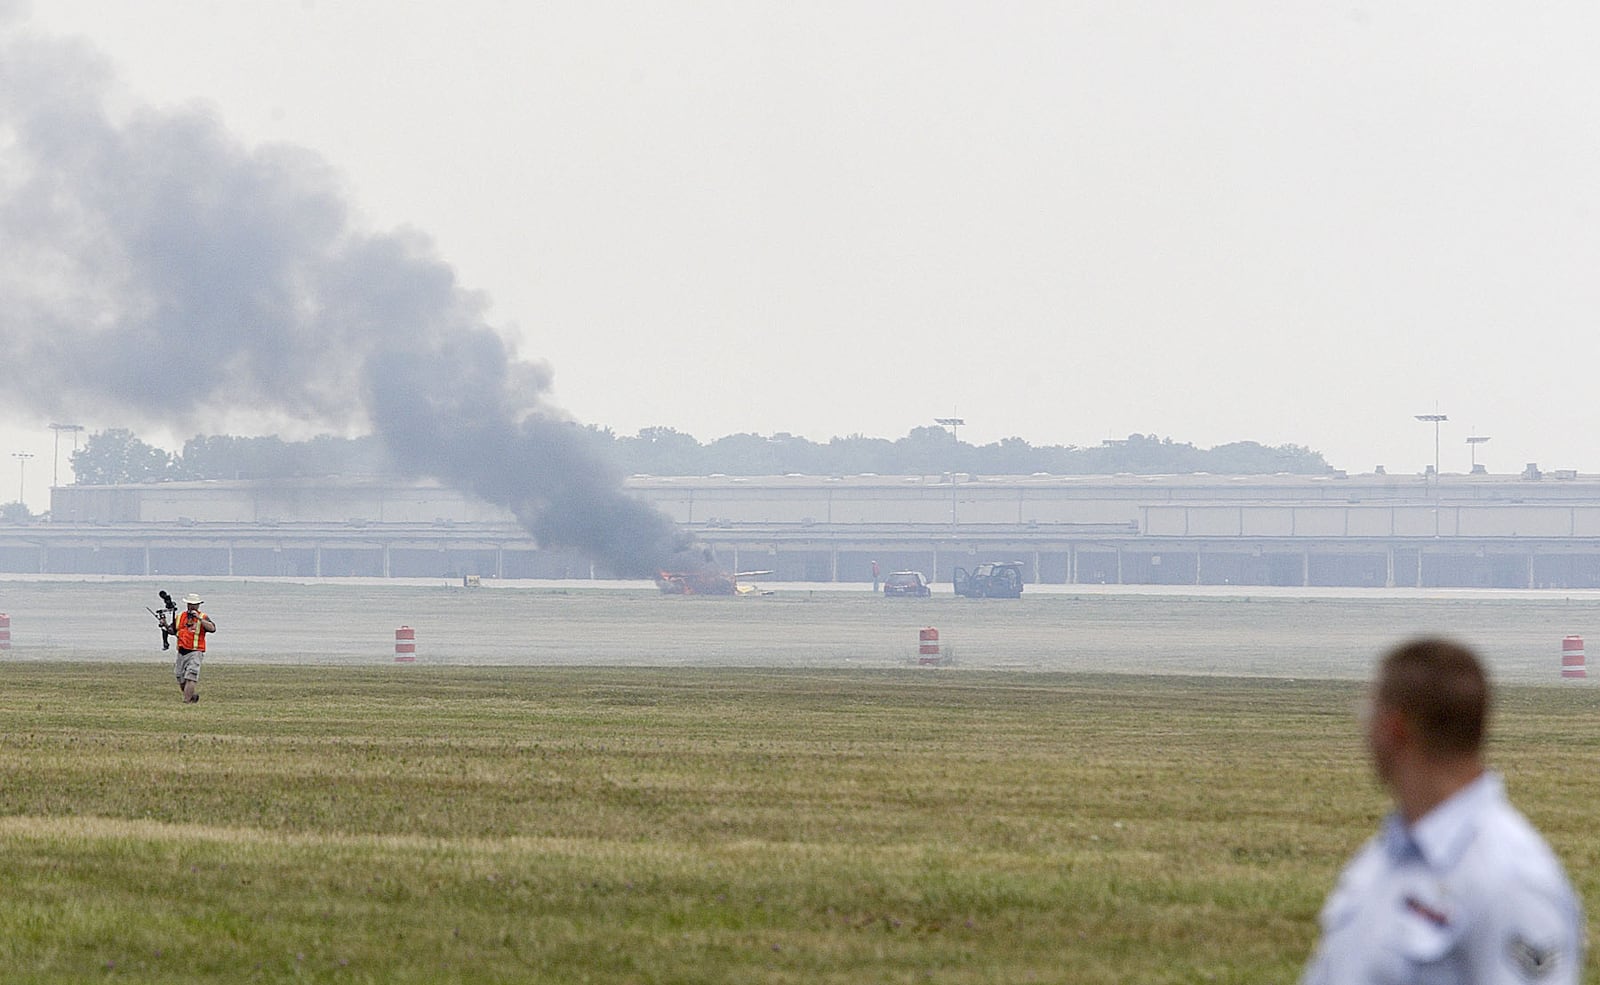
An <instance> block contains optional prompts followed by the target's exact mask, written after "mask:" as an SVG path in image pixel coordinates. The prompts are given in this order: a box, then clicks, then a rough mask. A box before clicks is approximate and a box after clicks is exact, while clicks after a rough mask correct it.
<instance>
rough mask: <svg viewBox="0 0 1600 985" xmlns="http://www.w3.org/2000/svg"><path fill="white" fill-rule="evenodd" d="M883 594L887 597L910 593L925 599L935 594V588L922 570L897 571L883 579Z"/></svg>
mask: <svg viewBox="0 0 1600 985" xmlns="http://www.w3.org/2000/svg"><path fill="white" fill-rule="evenodd" d="M883 594H884V595H885V597H888V596H893V595H909V596H911V597H913V598H923V599H925V598H927V597H928V596H930V595H932V594H933V589H932V588H931V587H929V585H928V579H927V578H925V577H923V574H922V572H920V571H896V572H894V573H893V574H891V575H889V577H888V578H885V579H884V580H883Z"/></svg>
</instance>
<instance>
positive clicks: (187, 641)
mask: <svg viewBox="0 0 1600 985" xmlns="http://www.w3.org/2000/svg"><path fill="white" fill-rule="evenodd" d="M205 617H206V614H205V613H204V612H190V611H189V610H188V609H185V610H183V611H182V612H180V613H178V649H180V650H199V651H200V652H201V653H204V652H206V627H205V626H204V625H203V624H202V622H201V621H202V620H203V619H205Z"/></svg>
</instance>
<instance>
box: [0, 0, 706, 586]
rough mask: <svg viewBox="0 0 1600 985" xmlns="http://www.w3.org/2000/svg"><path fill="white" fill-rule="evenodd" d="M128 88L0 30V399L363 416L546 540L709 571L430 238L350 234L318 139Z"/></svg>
mask: <svg viewBox="0 0 1600 985" xmlns="http://www.w3.org/2000/svg"><path fill="white" fill-rule="evenodd" d="M0 19H3V17H0ZM113 83H114V80H113V79H112V78H111V75H110V73H109V71H108V70H107V68H106V67H105V65H104V64H103V62H102V60H101V59H100V58H99V57H98V56H97V55H96V54H95V53H94V52H93V51H92V50H91V49H89V48H88V47H86V46H83V45H81V44H78V43H74V42H63V41H58V40H45V39H38V38H28V37H25V36H22V35H20V34H15V35H13V34H10V33H7V32H6V30H5V25H4V24H3V23H0V163H3V168H0V251H3V252H0V255H3V256H4V257H5V263H4V264H3V265H0V352H3V353H4V354H5V364H6V376H7V378H8V380H9V381H10V385H9V386H7V387H6V388H4V389H3V390H0V401H5V402H7V403H10V404H12V405H13V406H15V407H19V408H26V409H28V410H29V411H32V412H34V413H37V414H39V415H41V416H51V415H62V414H67V413H72V414H93V415H95V416H98V417H101V418H102V419H110V420H128V419H133V420H139V421H145V422H162V423H164V424H176V425H180V426H192V425H195V424H197V423H200V422H204V421H208V420H211V421H215V420H218V419H222V418H226V417H229V416H233V417H237V416H238V412H239V408H241V407H243V408H248V409H251V410H253V411H255V412H257V414H258V417H260V418H271V417H276V418H278V419H280V420H298V421H303V422H307V423H311V424H315V425H317V426H327V427H334V428H349V427H353V426H360V425H363V424H365V425H368V426H370V427H372V428H373V429H375V430H376V431H377V433H378V434H379V435H381V436H382V437H383V439H384V440H385V443H386V444H387V445H388V447H389V449H390V451H391V454H392V455H393V457H394V459H395V460H396V462H397V464H399V465H400V467H401V468H403V469H405V470H407V471H408V472H411V473H413V474H427V475H432V476H435V477H437V478H439V479H441V480H443V481H445V482H447V483H450V484H452V485H454V486H457V487H458V488H461V489H464V490H467V491H470V492H472V493H474V494H476V495H478V496H479V497H481V498H483V499H485V500H488V501H490V502H493V503H496V504H499V505H502V506H506V507H508V508H510V509H511V510H512V511H513V512H514V513H515V514H516V516H517V517H518V518H519V520H520V521H521V522H522V524H523V525H524V526H525V527H526V528H527V529H528V530H529V531H530V532H531V533H532V534H533V535H534V536H535V537H536V538H537V539H538V540H539V542H540V543H541V544H542V545H544V546H546V547H567V548H574V549H577V550H579V551H582V552H583V553H584V554H586V555H587V556H588V557H590V558H591V559H593V560H595V561H597V562H600V563H601V564H603V565H605V566H606V567H608V568H609V569H611V571H612V572H613V573H615V574H617V575H620V576H624V577H640V576H647V575H653V574H654V573H655V572H656V571H658V570H660V569H662V568H665V567H674V566H681V565H684V564H691V563H693V560H694V559H695V558H696V557H697V555H695V554H693V553H691V552H690V551H689V550H688V548H689V546H690V545H689V544H688V543H687V541H686V539H685V538H684V537H683V536H682V535H680V534H679V532H678V531H677V530H676V529H675V527H674V525H673V523H672V522H671V520H670V519H668V518H667V517H666V516H664V515H662V514H660V513H659V512H657V511H655V510H654V509H652V508H650V507H649V506H647V505H645V504H644V503H642V502H640V501H638V500H636V499H633V498H632V497H629V496H628V495H626V494H625V493H624V492H623V491H622V489H621V484H620V476H618V475H616V474H614V473H613V472H612V470H611V469H610V468H609V467H607V466H606V465H605V464H603V463H602V462H601V460H600V458H599V457H598V455H597V454H596V453H595V452H594V451H593V449H592V446H591V445H590V444H588V437H587V433H586V432H585V430H584V429H583V428H581V427H578V426H577V425H575V424H573V423H571V422H570V421H568V420H566V419H565V418H564V416H563V415H562V414H561V413H559V412H558V411H557V410H555V409H554V408H552V407H550V406H549V405H548V404H547V402H546V397H547V394H548V390H549V385H550V374H549V371H548V369H547V368H546V367H544V366H543V365H541V364H537V363H532V362H528V361H524V360H520V359H518V358H516V356H515V355H514V354H513V353H512V352H511V351H509V349H508V347H507V345H506V343H505V341H504V339H503V338H502V337H501V336H500V335H499V334H498V333H496V332H495V331H494V330H493V329H492V328H491V327H490V326H489V325H487V324H486V323H485V319H484V302H483V300H482V299H481V297H479V296H478V295H476V294H474V293H472V292H469V291H467V290H465V289H463V288H462V287H461V286H460V285H459V284H458V283H457V282H456V279H455V275H454V272H453V271H452V270H451V268H450V267H449V266H448V265H447V264H445V263H443V262H441V261H440V260H438V259H437V258H436V257H434V256H433V255H432V254H431V245H430V244H429V243H428V242H427V240H426V239H425V238H424V237H422V236H420V235H418V234H415V233H408V232H390V233H383V234H375V233H371V232H367V231H362V230H359V229H356V228H354V223H353V222H352V220H351V218H350V214H349V208H348V205H347V204H346V198H345V195H344V194H343V192H342V189H341V188H340V187H339V185H338V182H337V180H336V178H335V176H334V175H333V174H332V172H331V171H330V169H329V168H328V167H327V166H326V165H325V163H324V162H322V161H321V160H320V159H319V158H318V157H316V156H315V155H313V154H311V153H310V152H308V151H305V150H303V149H297V148H294V147H288V146H265V147H255V148H252V147H246V146H244V145H243V144H242V143H241V142H240V141H238V140H236V139H234V138H233V137H231V136H230V135H229V134H228V133H227V132H226V131H225V130H224V128H223V127H222V126H221V125H220V123H219V122H218V121H217V120H216V119H215V118H213V117H212V116H211V115H210V114H208V113H207V112H205V111H203V110H200V109H185V110H180V111H158V110H155V109H152V108H150V107H143V106H135V107H132V108H131V109H127V110H125V111H122V112H114V111H113V108H112V104H113V99H112V98H111V97H112V96H113V94H114V86H113ZM466 177H467V176H466V175H463V176H461V178H462V179H465V178H466Z"/></svg>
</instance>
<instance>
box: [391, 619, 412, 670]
mask: <svg viewBox="0 0 1600 985" xmlns="http://www.w3.org/2000/svg"><path fill="white" fill-rule="evenodd" d="M416 659H417V631H416V630H414V629H412V628H411V627H410V626H401V627H400V628H399V629H397V630H395V631H394V662H395V663H397V664H408V663H415V662H416Z"/></svg>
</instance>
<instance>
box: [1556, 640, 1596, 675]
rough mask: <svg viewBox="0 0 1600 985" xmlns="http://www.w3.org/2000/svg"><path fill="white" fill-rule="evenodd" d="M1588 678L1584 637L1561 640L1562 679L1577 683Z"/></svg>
mask: <svg viewBox="0 0 1600 985" xmlns="http://www.w3.org/2000/svg"><path fill="white" fill-rule="evenodd" d="M1588 676H1589V675H1588V673H1587V672H1586V671H1585V670H1584V666H1583V637H1582V636H1567V637H1563V638H1562V640H1561V679H1562V680H1565V681H1576V680H1582V679H1583V678H1585V677H1588Z"/></svg>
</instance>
